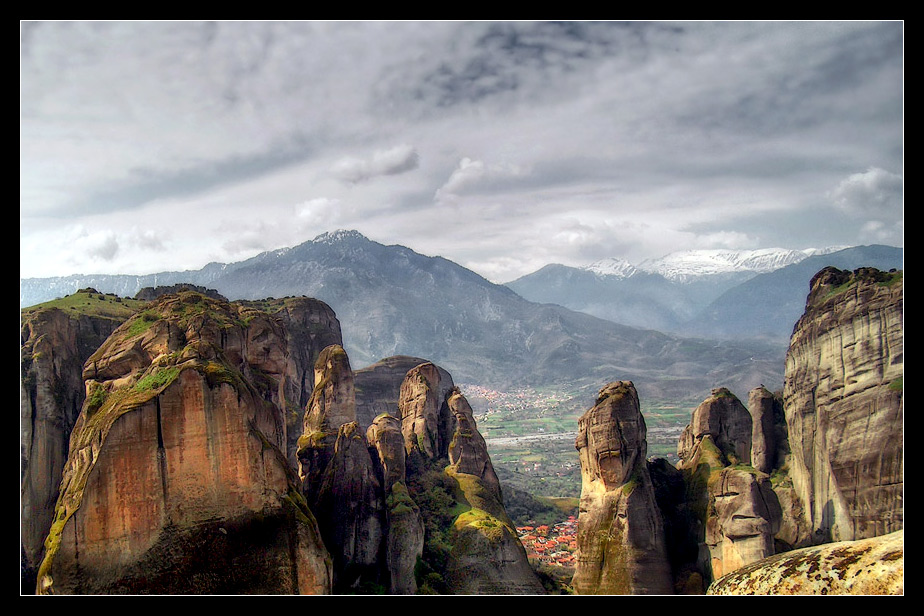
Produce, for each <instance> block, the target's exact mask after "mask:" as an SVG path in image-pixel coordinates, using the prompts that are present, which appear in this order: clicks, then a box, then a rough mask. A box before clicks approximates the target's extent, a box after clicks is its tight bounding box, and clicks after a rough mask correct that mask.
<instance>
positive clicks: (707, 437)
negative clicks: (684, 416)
mask: <svg viewBox="0 0 924 616" xmlns="http://www.w3.org/2000/svg"><path fill="white" fill-rule="evenodd" d="M704 441H707V443H706V444H704ZM703 447H713V448H716V449H717V450H718V452H719V455H720V457H721V459H722V465H723V466H725V465H728V464H750V463H751V415H750V413H748V410H747V409H746V408H745V407H744V405H743V404H741V401H740V400H738V398H737V397H736V396H735V395H734V394H733V393H731V392H730V391H729V390H728V389H726V388H724V387H717V388H715V389H713V390H712V395H710V396H709V397H708V398H706V399H705V400H704V401H703V402H702V404H700V405H699V406H698V407H696V410H695V411H693V417H692V418H691V419H690V424H689V425H688V426H687V427H686V428H684V430H683V434H681V436H680V443H679V444H678V445H677V455H678V456H679V457H680V462H679V463H678V465H677V466H678V468H681V469H685V468H695V464H696V461H697V460H698V459H699V457H700V453H701V449H702V448H703Z"/></svg>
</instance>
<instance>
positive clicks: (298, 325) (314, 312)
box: [265, 297, 343, 468]
mask: <svg viewBox="0 0 924 616" xmlns="http://www.w3.org/2000/svg"><path fill="white" fill-rule="evenodd" d="M265 303H266V304H268V305H267V306H266V310H267V312H270V313H271V314H273V315H274V316H276V317H277V318H279V320H280V321H282V324H283V326H284V328H285V332H286V346H287V352H288V355H289V362H288V367H287V374H286V379H285V383H286V386H285V392H284V394H285V400H286V434H287V437H288V438H287V441H288V442H287V449H288V451H287V454H288V458H289V463H290V464H292V466H293V468H297V465H298V461H297V458H296V455H295V453H296V451H297V449H298V439H299V437H300V436H301V435H302V430H303V427H304V422H305V410H306V409H307V408H308V402H309V400H310V398H311V394H312V393H313V392H314V378H315V371H314V367H315V363H317V361H318V358H319V357H320V356H321V352H322V351H323V350H324V349H326V348H327V347H329V346H331V345H341V346H342V344H343V338H342V334H341V331H340V321H338V320H337V315H335V314H334V311H333V310H332V309H331V307H330V306H328V305H327V304H325V303H324V302H322V301H320V300H317V299H312V298H308V297H287V298H284V299H280V300H275V301H273V302H265ZM277 306H278V307H277Z"/></svg>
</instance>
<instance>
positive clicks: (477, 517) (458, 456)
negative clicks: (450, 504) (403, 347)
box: [408, 373, 544, 595]
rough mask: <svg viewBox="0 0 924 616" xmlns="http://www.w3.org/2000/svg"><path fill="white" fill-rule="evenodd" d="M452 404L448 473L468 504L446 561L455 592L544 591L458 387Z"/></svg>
mask: <svg viewBox="0 0 924 616" xmlns="http://www.w3.org/2000/svg"><path fill="white" fill-rule="evenodd" d="M408 376H409V377H411V373H408ZM415 378H416V377H415ZM447 405H448V407H449V409H450V411H451V413H452V415H453V417H454V418H455V422H454V423H455V428H454V433H453V435H452V440H451V442H450V444H449V446H448V449H449V461H450V464H449V466H447V467H446V469H445V474H446V475H447V476H448V477H449V478H451V479H452V480H454V481H455V483H456V486H457V490H458V493H459V497H460V498H459V500H460V504H462V505H467V506H468V510H467V511H465V512H464V513H462V514H461V515H459V516H458V517H456V519H455V520H454V522H453V529H452V535H451V536H452V549H451V551H450V554H449V561H448V563H447V566H446V581H447V583H448V585H449V588H450V589H451V592H452V593H453V594H492V595H498V594H504V595H506V594H541V593H543V592H544V591H543V588H542V585H541V584H540V583H539V580H538V578H537V577H536V574H535V573H534V572H533V570H532V569H531V568H530V566H529V562H528V560H527V557H526V550H525V549H524V548H523V545H522V544H521V543H520V541H519V539H518V538H517V534H516V528H515V527H514V525H513V522H512V521H511V520H510V518H509V517H508V515H507V511H506V510H505V508H504V503H503V498H502V495H501V489H500V482H499V481H498V479H497V475H496V474H495V472H494V466H493V464H492V463H491V458H490V456H489V455H488V449H487V445H486V444H485V441H484V438H483V437H482V436H481V434H480V433H479V432H478V428H477V426H476V425H475V419H474V417H473V415H472V408H471V406H470V405H469V403H468V401H467V400H466V399H465V396H463V395H462V393H461V392H460V391H458V390H453V391H452V392H450V396H449V400H448V401H447Z"/></svg>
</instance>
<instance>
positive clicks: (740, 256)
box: [638, 246, 846, 282]
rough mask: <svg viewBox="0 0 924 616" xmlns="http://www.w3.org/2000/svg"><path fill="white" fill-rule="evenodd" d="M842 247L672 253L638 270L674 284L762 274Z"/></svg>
mask: <svg viewBox="0 0 924 616" xmlns="http://www.w3.org/2000/svg"><path fill="white" fill-rule="evenodd" d="M844 248H846V247H845V246H831V247H827V248H807V249H804V250H792V249H787V248H759V249H757V250H725V249H712V250H683V251H679V252H672V253H670V254H668V255H666V256H664V257H661V258H660V259H647V260H645V261H643V262H641V263H640V264H639V265H638V269H640V270H643V271H646V272H649V273H653V274H660V275H661V276H664V277H665V278H667V279H668V280H671V281H674V282H690V281H691V280H695V279H697V278H701V277H703V276H715V275H721V274H738V273H751V274H765V273H767V272H772V271H775V270H778V269H780V268H782V267H786V266H787V265H793V264H794V263H799V262H800V261H802V260H803V259H806V258H808V257H811V256H814V255H824V254H830V253H832V252H837V251H839V250H843V249H844Z"/></svg>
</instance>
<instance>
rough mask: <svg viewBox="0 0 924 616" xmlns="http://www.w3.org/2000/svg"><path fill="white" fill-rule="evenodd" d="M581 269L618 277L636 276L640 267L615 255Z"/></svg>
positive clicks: (599, 274) (600, 274)
mask: <svg viewBox="0 0 924 616" xmlns="http://www.w3.org/2000/svg"><path fill="white" fill-rule="evenodd" d="M580 269H583V270H587V271H588V272H593V273H594V274H597V275H598V276H614V277H616V278H628V277H629V276H634V275H635V274H637V273H638V271H639V270H638V268H636V267H635V266H634V265H632V264H631V263H629V262H628V261H626V260H625V259H617V258H615V257H610V258H609V259H601V260H600V261H595V262H593V263H591V264H590V265H585V266H584V267H582V268H580Z"/></svg>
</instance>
